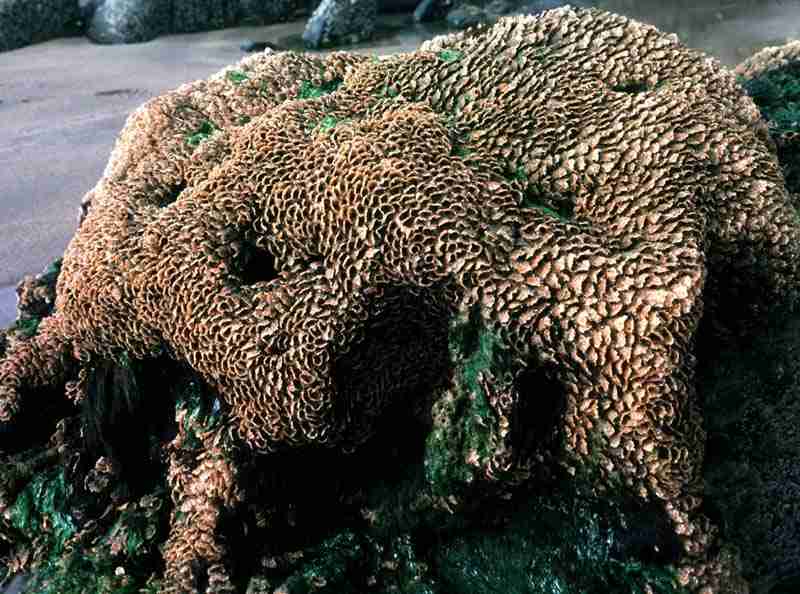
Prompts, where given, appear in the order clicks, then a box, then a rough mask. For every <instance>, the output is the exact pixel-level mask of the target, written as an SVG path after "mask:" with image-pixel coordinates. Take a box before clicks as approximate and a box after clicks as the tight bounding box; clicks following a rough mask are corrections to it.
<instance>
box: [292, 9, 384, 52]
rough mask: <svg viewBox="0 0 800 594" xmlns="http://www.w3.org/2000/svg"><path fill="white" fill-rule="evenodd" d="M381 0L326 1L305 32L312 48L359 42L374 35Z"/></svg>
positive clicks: (314, 14) (305, 39) (315, 11)
mask: <svg viewBox="0 0 800 594" xmlns="http://www.w3.org/2000/svg"><path fill="white" fill-rule="evenodd" d="M377 16H378V2H377V0H322V2H320V3H319V6H317V8H316V10H314V13H313V14H312V15H311V18H309V19H308V23H306V28H305V31H303V42H304V43H305V44H306V46H308V47H312V48H317V47H321V46H328V45H335V44H341V43H357V42H359V41H363V40H365V39H369V38H370V37H372V34H373V33H374V31H375V18H376V17H377Z"/></svg>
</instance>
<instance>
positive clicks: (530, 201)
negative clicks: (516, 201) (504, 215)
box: [520, 191, 574, 222]
mask: <svg viewBox="0 0 800 594" xmlns="http://www.w3.org/2000/svg"><path fill="white" fill-rule="evenodd" d="M520 206H521V207H522V208H535V209H537V210H540V211H542V212H543V213H544V214H546V215H547V216H550V217H553V218H554V219H558V220H559V221H564V222H569V221H572V220H573V218H574V212H573V206H572V204H570V203H568V202H561V203H559V204H558V205H557V206H555V205H547V204H545V203H544V202H543V201H542V199H541V198H540V194H539V192H530V191H526V192H525V195H524V196H523V198H522V202H521V203H520ZM553 206H555V208H553Z"/></svg>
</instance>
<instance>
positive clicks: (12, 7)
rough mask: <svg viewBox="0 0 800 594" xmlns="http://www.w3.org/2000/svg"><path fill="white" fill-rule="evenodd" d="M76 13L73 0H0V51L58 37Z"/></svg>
mask: <svg viewBox="0 0 800 594" xmlns="http://www.w3.org/2000/svg"><path fill="white" fill-rule="evenodd" d="M79 16H80V13H79V9H78V2H77V0H35V1H34V0H0V51H8V50H12V49H16V48H18V47H23V46H25V45H29V44H31V43H37V42H39V41H45V40H47V39H51V38H53V37H59V36H61V35H62V34H64V32H65V31H66V30H67V29H68V27H69V26H70V24H71V23H74V22H75V21H77V20H78V18H79Z"/></svg>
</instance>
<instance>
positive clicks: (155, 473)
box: [0, 8, 800, 594]
mask: <svg viewBox="0 0 800 594" xmlns="http://www.w3.org/2000/svg"><path fill="white" fill-rule="evenodd" d="M631 55H635V56H637V59H636V60H631V59H630V58H629V56H631ZM784 182H785V180H784V178H783V175H782V172H781V169H780V164H779V162H778V160H777V158H776V155H775V153H774V151H773V144H772V143H771V141H770V139H769V136H768V135H767V134H766V132H765V126H764V124H763V121H762V120H761V117H760V114H759V112H758V109H757V108H756V106H755V104H754V103H753V101H752V100H751V99H750V97H748V96H747V94H746V93H745V92H744V90H743V89H742V88H741V86H740V85H739V84H738V83H737V81H736V78H735V76H734V75H733V74H732V73H731V72H729V71H728V70H726V69H724V68H722V67H721V66H720V65H719V63H717V62H716V61H714V60H711V59H709V58H708V56H706V55H705V54H703V53H702V52H700V51H696V50H691V49H688V48H686V47H685V46H683V45H682V44H681V43H680V42H679V40H678V39H677V37H676V36H674V35H668V34H665V33H662V32H660V31H658V30H657V29H655V28H654V27H652V26H649V25H645V24H642V23H638V22H635V21H633V20H630V19H627V18H625V17H622V16H619V15H613V14H610V13H607V12H603V11H597V10H578V9H572V8H561V9H556V10H552V11H547V12H545V13H543V14H540V15H538V16H536V17H514V18H506V19H501V20H500V22H499V23H497V24H496V25H494V26H493V27H491V28H487V29H484V30H480V31H471V32H466V33H456V34H452V35H448V36H443V37H440V38H437V39H435V40H432V41H430V42H426V43H425V44H424V45H423V46H422V47H421V48H420V50H419V51H416V52H409V53H405V54H401V55H398V56H392V57H388V58H383V59H378V58H370V57H367V56H361V55H357V54H353V53H346V52H337V53H333V54H330V55H326V56H315V55H303V54H298V53H293V52H281V53H273V52H265V53H262V54H258V55H252V56H249V57H247V58H246V59H244V60H242V61H241V62H239V63H238V64H237V65H235V66H233V67H229V68H226V69H224V70H222V71H220V72H219V73H217V74H216V75H214V76H212V77H210V78H209V79H208V80H205V81H195V82H193V83H189V84H186V85H183V86H181V87H180V88H178V89H176V90H175V91H173V92H170V93H167V94H165V95H163V96H161V97H157V98H154V99H152V100H150V101H148V102H147V103H146V104H144V105H143V106H142V107H141V108H139V109H138V110H137V111H136V112H134V114H132V115H131V117H130V118H129V119H128V121H127V123H126V126H125V128H124V130H123V131H122V133H121V135H120V138H119V140H118V142H117V144H116V146H115V149H114V151H113V152H112V154H111V157H110V159H109V163H108V165H107V167H106V169H105V171H104V174H103V177H102V178H101V180H100V181H99V182H98V184H97V185H96V186H95V188H94V189H93V190H92V199H91V207H90V208H89V213H88V215H87V217H86V218H85V219H84V221H83V222H82V224H81V225H80V228H79V230H78V232H77V234H76V236H75V237H74V238H73V239H72V241H71V242H70V244H69V246H68V248H67V250H66V252H65V255H64V259H63V263H62V266H61V267H60V268H59V269H58V280H57V285H56V297H55V300H56V301H55V310H54V311H53V312H52V313H48V312H49V310H48V309H46V308H41V307H40V305H41V303H40V301H41V300H40V299H39V298H38V297H37V295H38V294H39V293H38V292H37V291H36V287H35V283H33V284H30V286H29V287H27V288H26V289H25V290H24V291H23V292H22V293H21V296H23V295H25V296H26V297H25V299H24V302H25V303H28V304H29V305H28V307H29V308H30V309H31V312H30V314H31V319H30V320H28V321H27V322H26V323H25V324H24V326H23V327H22V328H18V329H16V330H13V331H12V332H10V333H8V335H7V337H6V346H5V353H4V354H3V356H2V359H0V424H2V425H4V426H8V427H12V428H13V427H18V426H19V423H20V419H24V418H25V415H26V414H27V415H28V418H29V419H31V418H33V419H35V422H36V426H38V427H39V428H40V433H41V431H45V430H47V429H51V430H52V431H53V435H52V438H51V439H50V440H49V441H46V442H45V441H44V440H36V439H34V438H32V437H30V436H28V433H27V432H19V431H18V432H16V433H14V432H13V431H9V432H6V433H5V435H6V438H4V439H2V441H0V448H2V449H4V450H5V451H6V452H8V453H9V455H8V456H7V457H6V458H4V459H3V460H2V464H3V468H2V473H0V477H2V482H0V537H2V538H0V546H3V547H6V548H7V549H8V550H2V549H0V555H2V556H3V558H6V559H9V560H11V561H10V563H13V565H14V567H17V568H19V567H24V566H25V565H26V564H28V563H31V562H32V561H33V562H36V563H38V564H39V567H40V568H41V569H42V575H44V576H49V577H45V578H43V579H44V580H47V579H50V578H53V579H55V577H57V578H58V580H61V581H59V582H58V583H59V586H57V587H56V586H52V584H53V583H54V582H52V581H51V582H49V584H50V586H49V587H48V588H44V587H39V590H38V591H39V592H48V593H49V592H67V591H86V590H87V588H86V587H83V588H81V587H80V584H75V583H74V581H75V580H77V579H80V580H86V582H87V583H89V582H90V581H91V580H95V581H97V580H99V579H103V580H106V581H107V583H106V585H105V586H104V589H103V588H99V587H97V588H95V587H92V588H88V589H89V590H100V591H120V590H123V589H134V588H143V587H145V585H146V584H145V582H150V581H151V578H152V580H155V581H159V582H160V584H159V586H155V585H154V584H153V583H152V582H151V583H149V584H147V587H148V589H150V590H152V589H157V590H159V591H164V592H175V591H179V592H188V591H197V590H199V589H201V588H203V587H205V586H208V589H209V591H213V592H224V591H231V590H233V589H235V588H237V587H239V589H243V583H244V582H245V578H247V577H249V576H253V575H254V574H256V573H264V572H265V573H269V574H272V573H274V572H275V573H278V574H279V575H269V576H267V578H268V581H267V582H266V583H264V584H262V585H261V586H257V587H259V588H261V590H260V591H275V589H276V588H278V591H284V592H290V593H294V592H309V591H317V592H325V591H327V592H348V591H353V592H368V591H370V590H371V591H374V592H385V591H401V592H445V593H449V594H454V593H457V594H460V593H462V592H489V591H491V588H495V589H496V588H497V586H498V585H499V587H500V588H501V589H504V590H505V591H509V592H526V591H528V590H526V589H525V588H526V587H528V588H534V587H536V586H539V587H540V589H541V590H542V591H545V592H557V591H567V590H568V589H570V588H573V589H574V590H575V591H585V592H615V593H616V592H620V593H621V592H627V591H638V592H641V591H650V592H659V593H664V592H673V591H675V590H676V589H677V588H678V586H679V585H682V586H685V587H687V588H689V589H690V590H693V591H696V592H709V591H714V592H726V593H727V592H730V593H743V592H746V591H747V584H746V583H745V582H744V581H743V579H742V575H741V567H740V564H739V562H738V561H737V556H736V554H735V553H734V551H733V550H732V549H731V548H730V547H728V546H727V543H726V538H727V537H728V535H729V531H728V530H727V526H725V525H724V523H723V520H722V519H721V515H720V514H716V513H714V510H713V508H712V507H711V506H710V505H706V502H705V501H704V495H705V494H704V484H703V481H704V475H703V470H704V460H705V458H704V455H705V445H706V429H705V428H706V426H707V425H708V423H707V422H706V419H705V417H704V415H705V411H706V409H704V407H703V404H704V403H703V401H702V400H701V396H700V395H698V386H697V382H696V371H697V366H698V357H699V356H701V355H702V354H703V352H704V351H701V350H699V349H698V343H699V342H700V340H699V338H698V337H702V334H701V333H700V330H699V329H700V328H701V323H702V325H704V326H705V327H706V328H712V329H713V331H714V333H715V334H714V336H715V337H717V338H714V342H713V343H712V347H711V349H710V350H712V351H713V350H714V349H715V348H724V346H725V345H726V344H728V343H726V342H723V341H722V340H721V339H719V338H718V337H719V336H723V337H724V336H726V335H730V336H734V337H736V336H741V335H748V333H750V334H752V333H754V332H757V331H759V330H760V329H761V327H762V325H763V324H764V320H765V319H766V315H767V314H768V313H769V312H772V311H774V310H775V309H776V307H777V306H778V305H780V306H782V307H786V308H787V310H789V311H796V310H797V307H798V301H800V219H798V216H797V212H796V210H795V209H794V206H793V203H792V200H791V197H790V195H789V193H788V192H787V190H786V187H785V183H784ZM792 308H794V309H792ZM39 315H43V316H44V317H43V318H41V319H39V318H38V316H39ZM25 329H29V330H30V332H29V334H30V335H26V334H25V333H24V330H25ZM703 344H704V343H703ZM706 394H708V393H706ZM701 395H702V393H701ZM707 397H708V399H710V398H711V397H710V396H707ZM54 402H62V403H64V405H65V406H66V405H67V404H69V405H70V406H72V405H73V404H74V405H75V406H79V407H80V410H81V413H80V415H78V414H77V411H75V412H74V414H73V415H72V416H68V417H66V418H62V417H54V416H52V415H48V414H44V413H43V412H42V410H43V409H42V405H43V404H44V403H49V404H51V405H52V403H54ZM56 421H58V423H56ZM776 427H778V426H776ZM779 427H783V425H779ZM786 434H787V435H789V434H788V432H787V433H786ZM24 439H26V440H27V441H24ZM392 471H394V472H395V474H396V475H397V474H399V475H403V474H404V472H405V471H407V472H408V475H409V476H395V477H393V479H394V480H393V482H392V484H390V485H388V486H387V485H380V484H378V480H377V478H378V476H379V474H380V473H391V472H392ZM771 472H772V471H770V473H771ZM779 475H780V473H779V472H776V473H773V474H770V476H779ZM789 476H792V475H789ZM765 505H766V504H765ZM714 520H718V521H719V523H718V524H715V522H714ZM476 524H479V525H480V528H481V529H482V530H483V531H484V532H483V534H482V535H480V537H476V536H475V534H474V533H473V532H472V528H474V526H475V525H476ZM720 529H722V533H723V536H720ZM531 535H533V536H531ZM564 541H567V542H566V543H565V542H564ZM559 544H560V545H562V546H563V547H565V548H559ZM441 547H444V548H445V549H446V550H443V549H442V548H441ZM12 549H13V550H12ZM140 551H142V552H140ZM489 552H492V556H491V558H489V561H488V562H486V563H482V567H477V566H476V565H477V562H475V560H479V561H480V560H482V559H486V558H487V557H485V555H484V553H486V554H487V555H488V553H489ZM162 556H163V562H161V561H159V560H158V559H159V558H160V557H162ZM154 558H155V559H156V561H154ZM144 559H150V562H149V563H145V562H144ZM120 567H122V571H120V570H119V569H118V568H120ZM273 570H274V572H273ZM81 572H82V573H81ZM387 572H388V573H393V576H394V577H392V578H388V577H386V573H387ZM54 576H55V577H54ZM79 576H80V578H79ZM262 577H263V576H262ZM351 577H353V578H354V580H355V581H354V582H353V585H354V587H353V588H350V589H349V590H348V589H347V588H344V587H342V586H343V585H344V583H345V582H346V581H347V580H349V578H351ZM273 578H274V579H273ZM395 578H396V579H395ZM392 579H393V580H394V582H393V584H392V583H387V582H390V581H391V580H392ZM64 580H73V581H72V582H68V581H64ZM126 580H128V583H123V582H125V581H126ZM512 582H513V584H512ZM67 583H69V584H70V586H69V588H67V587H65V586H64V584H67ZM398 583H399V584H400V585H398ZM459 584H460V585H459ZM533 585H536V586H533ZM255 591H259V590H255Z"/></svg>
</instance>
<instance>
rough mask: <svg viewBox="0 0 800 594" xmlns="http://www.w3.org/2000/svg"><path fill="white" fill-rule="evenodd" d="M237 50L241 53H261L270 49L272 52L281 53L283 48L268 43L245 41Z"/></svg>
mask: <svg viewBox="0 0 800 594" xmlns="http://www.w3.org/2000/svg"><path fill="white" fill-rule="evenodd" d="M239 49H241V50H242V51H243V52H263V51H264V50H266V49H271V50H273V51H276V52H279V51H283V49H284V48H282V47H280V46H279V45H276V44H274V43H270V42H269V41H251V40H247V41H245V42H244V43H243V44H242V45H240V46H239Z"/></svg>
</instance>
